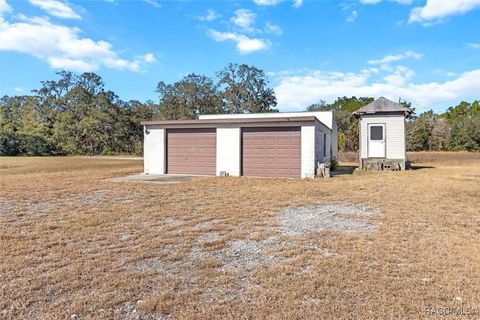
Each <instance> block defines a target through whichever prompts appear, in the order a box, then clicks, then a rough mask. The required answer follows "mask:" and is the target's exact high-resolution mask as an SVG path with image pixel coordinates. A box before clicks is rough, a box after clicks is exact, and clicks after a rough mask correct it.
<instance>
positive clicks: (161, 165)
mask: <svg viewBox="0 0 480 320" xmlns="http://www.w3.org/2000/svg"><path fill="white" fill-rule="evenodd" d="M143 137H144V144H143V166H144V168H143V171H144V173H152V174H165V129H163V128H155V129H153V128H146V129H144V134H143Z"/></svg>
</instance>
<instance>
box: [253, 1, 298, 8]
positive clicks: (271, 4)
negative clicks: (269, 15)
mask: <svg viewBox="0 0 480 320" xmlns="http://www.w3.org/2000/svg"><path fill="white" fill-rule="evenodd" d="M282 1H283V0H253V2H255V3H256V4H257V5H259V6H275V5H277V4H279V3H280V2H282ZM302 4H303V0H293V7H294V8H300V7H301V6H302Z"/></svg>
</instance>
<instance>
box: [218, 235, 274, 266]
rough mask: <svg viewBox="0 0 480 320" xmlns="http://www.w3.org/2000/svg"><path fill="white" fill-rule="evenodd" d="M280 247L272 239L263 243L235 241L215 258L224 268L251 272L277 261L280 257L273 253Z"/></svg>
mask: <svg viewBox="0 0 480 320" xmlns="http://www.w3.org/2000/svg"><path fill="white" fill-rule="evenodd" d="M280 245H281V243H280V242H279V241H278V240H277V239H276V238H273V237H272V238H268V239H266V240H264V241H255V240H235V241H233V242H231V243H230V246H228V247H226V248H224V249H223V250H221V252H220V254H219V255H218V256H217V257H218V258H220V259H221V260H222V261H223V262H224V268H233V269H247V270H251V269H254V268H257V267H259V266H262V265H266V264H272V263H275V262H277V261H279V260H280V258H281V257H280V256H278V255H275V254H274V251H276V249H278V247H279V246H280Z"/></svg>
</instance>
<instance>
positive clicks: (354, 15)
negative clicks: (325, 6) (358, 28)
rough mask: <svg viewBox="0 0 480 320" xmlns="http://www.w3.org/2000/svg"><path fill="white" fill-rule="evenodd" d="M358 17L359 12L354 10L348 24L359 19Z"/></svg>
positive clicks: (348, 18)
mask: <svg viewBox="0 0 480 320" xmlns="http://www.w3.org/2000/svg"><path fill="white" fill-rule="evenodd" d="M357 17H358V12H357V10H353V11H352V12H351V13H350V15H349V16H348V17H347V22H353V21H355V20H356V19H357Z"/></svg>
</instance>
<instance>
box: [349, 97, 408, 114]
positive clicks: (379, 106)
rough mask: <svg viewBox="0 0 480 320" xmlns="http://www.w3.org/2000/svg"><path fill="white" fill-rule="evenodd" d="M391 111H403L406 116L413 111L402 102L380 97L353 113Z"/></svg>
mask: <svg viewBox="0 0 480 320" xmlns="http://www.w3.org/2000/svg"><path fill="white" fill-rule="evenodd" d="M390 112H403V113H404V114H405V116H407V115H409V114H410V113H412V110H411V109H410V108H407V107H405V106H403V105H402V104H400V103H396V102H393V101H391V100H388V99H387V98H384V97H380V98H378V99H377V100H375V101H373V102H371V103H369V104H367V105H366V106H363V107H361V108H360V109H358V110H357V111H355V112H354V113H353V115H355V116H357V117H358V116H360V115H362V114H374V113H390Z"/></svg>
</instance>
